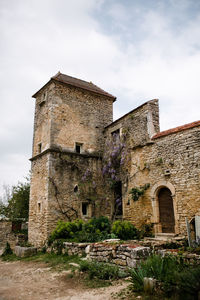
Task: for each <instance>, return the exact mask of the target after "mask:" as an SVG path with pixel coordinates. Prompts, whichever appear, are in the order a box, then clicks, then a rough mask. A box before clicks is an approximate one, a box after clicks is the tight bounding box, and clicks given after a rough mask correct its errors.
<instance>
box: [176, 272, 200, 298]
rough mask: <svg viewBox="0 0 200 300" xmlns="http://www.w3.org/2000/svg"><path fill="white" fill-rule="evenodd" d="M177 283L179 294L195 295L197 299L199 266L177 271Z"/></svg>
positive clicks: (199, 277) (199, 281)
mask: <svg viewBox="0 0 200 300" xmlns="http://www.w3.org/2000/svg"><path fill="white" fill-rule="evenodd" d="M177 285H178V290H179V293H180V294H181V295H183V296H184V295H188V296H189V295H190V296H196V299H197V297H198V292H200V266H197V267H195V268H194V267H190V268H188V269H186V270H183V271H182V272H181V273H179V274H178V275H177ZM187 298H189V297H187ZM182 299H183V298H182ZM185 299H186V298H185ZM192 299H193V298H192Z"/></svg>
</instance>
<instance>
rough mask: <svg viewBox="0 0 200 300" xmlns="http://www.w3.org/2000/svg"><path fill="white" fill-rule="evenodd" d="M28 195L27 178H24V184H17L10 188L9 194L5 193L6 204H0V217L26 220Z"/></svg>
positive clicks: (28, 183) (28, 185) (28, 184)
mask: <svg viewBox="0 0 200 300" xmlns="http://www.w3.org/2000/svg"><path fill="white" fill-rule="evenodd" d="M29 193H30V182H29V178H26V182H25V183H22V182H19V183H18V184H17V185H16V186H13V187H12V189H11V192H10V193H7V196H6V199H5V200H6V203H3V202H2V201H1V202H0V215H3V216H5V217H7V218H9V219H10V220H16V219H25V220H28V212H29Z"/></svg>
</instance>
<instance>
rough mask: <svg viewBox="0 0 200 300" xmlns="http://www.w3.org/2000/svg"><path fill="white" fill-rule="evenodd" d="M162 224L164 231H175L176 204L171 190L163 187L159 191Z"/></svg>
mask: <svg viewBox="0 0 200 300" xmlns="http://www.w3.org/2000/svg"><path fill="white" fill-rule="evenodd" d="M158 203H159V215H160V224H161V226H162V232H163V233H174V232H175V229H174V225H175V219H174V206H173V198H172V194H171V191H170V190H169V189H168V188H166V187H163V188H161V189H160V190H159V192H158Z"/></svg>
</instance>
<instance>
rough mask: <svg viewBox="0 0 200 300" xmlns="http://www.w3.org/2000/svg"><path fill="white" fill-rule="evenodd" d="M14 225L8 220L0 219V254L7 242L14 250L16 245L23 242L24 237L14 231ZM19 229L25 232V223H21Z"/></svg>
mask: <svg viewBox="0 0 200 300" xmlns="http://www.w3.org/2000/svg"><path fill="white" fill-rule="evenodd" d="M15 223H16V222H12V221H10V220H5V219H0V254H1V253H2V252H3V250H4V248H5V246H6V243H7V242H8V243H9V244H10V246H11V248H12V249H14V247H15V245H16V244H18V243H19V242H20V241H21V242H23V241H24V235H23V234H20V233H18V232H17V231H15V230H14V229H15ZM20 228H21V229H26V230H27V223H25V222H21V223H20Z"/></svg>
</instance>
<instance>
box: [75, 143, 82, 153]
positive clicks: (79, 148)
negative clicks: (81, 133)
mask: <svg viewBox="0 0 200 300" xmlns="http://www.w3.org/2000/svg"><path fill="white" fill-rule="evenodd" d="M82 146H83V144H80V143H76V144H75V151H76V153H81V149H82Z"/></svg>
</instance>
